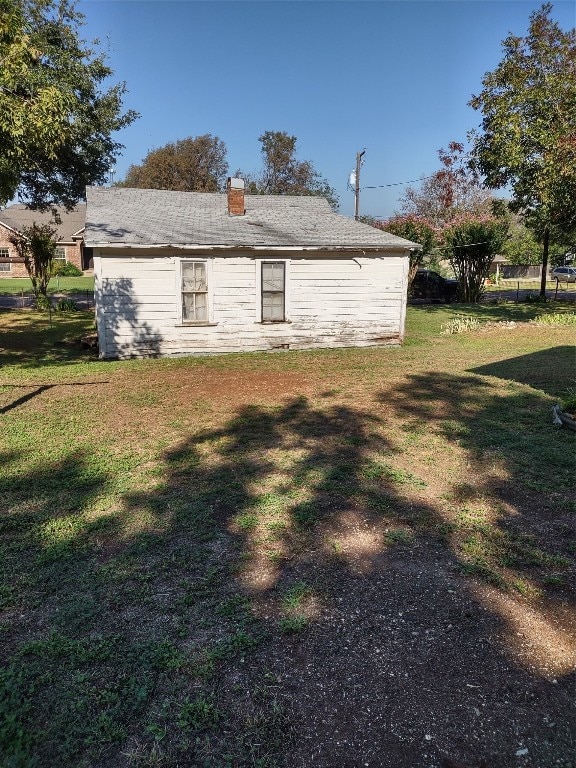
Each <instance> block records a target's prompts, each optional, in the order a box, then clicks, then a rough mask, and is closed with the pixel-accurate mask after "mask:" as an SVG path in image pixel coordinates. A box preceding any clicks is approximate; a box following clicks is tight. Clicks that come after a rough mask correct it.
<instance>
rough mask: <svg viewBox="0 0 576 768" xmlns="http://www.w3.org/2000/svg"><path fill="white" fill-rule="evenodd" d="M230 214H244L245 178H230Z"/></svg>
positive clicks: (228, 188)
mask: <svg viewBox="0 0 576 768" xmlns="http://www.w3.org/2000/svg"><path fill="white" fill-rule="evenodd" d="M227 190H228V214H229V215H230V216H244V214H245V213H246V210H245V208H244V179H235V178H234V177H229V178H228V185H227Z"/></svg>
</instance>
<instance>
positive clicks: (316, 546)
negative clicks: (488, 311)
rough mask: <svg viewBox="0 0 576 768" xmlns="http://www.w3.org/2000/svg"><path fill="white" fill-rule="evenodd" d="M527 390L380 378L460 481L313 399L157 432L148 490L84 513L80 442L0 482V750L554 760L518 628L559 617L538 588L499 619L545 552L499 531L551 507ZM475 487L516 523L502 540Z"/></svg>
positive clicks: (560, 672) (563, 754) (128, 755)
mask: <svg viewBox="0 0 576 768" xmlns="http://www.w3.org/2000/svg"><path fill="white" fill-rule="evenodd" d="M544 400H545V398H543V396H542V395H541V394H539V393H533V392H527V391H525V390H524V389H522V390H521V391H513V392H510V394H505V395H502V393H501V392H499V391H496V390H495V389H494V388H493V387H492V386H491V385H490V384H489V383H487V382H485V381H483V380H482V379H481V378H479V377H476V376H447V375H445V376H441V375H440V376H439V375H438V374H428V375H421V376H414V377H413V378H412V379H411V383H410V386H409V387H406V386H403V387H402V389H398V390H396V391H392V392H387V393H385V394H384V393H383V394H382V395H381V396H380V401H381V402H384V403H385V404H386V407H387V408H392V409H393V410H395V411H396V412H397V413H398V414H400V415H401V416H402V420H403V422H404V423H405V424H406V425H407V426H408V428H409V427H410V425H412V424H414V425H415V424H416V423H424V424H426V426H427V428H429V429H431V430H432V431H433V432H434V433H435V434H436V435H438V436H441V437H442V438H443V439H444V440H449V441H454V442H455V443H457V444H458V445H459V447H460V448H461V450H462V452H463V455H464V456H465V457H466V459H467V460H468V461H469V462H470V465H471V466H472V468H473V470H474V483H472V482H471V483H470V484H469V486H468V487H464V485H463V484H462V483H459V484H457V485H453V487H451V488H450V493H451V495H450V498H447V499H445V500H442V503H440V501H439V500H438V499H435V498H434V497H433V496H432V495H430V494H429V493H428V490H427V489H428V486H427V483H426V479H425V478H423V477H420V476H418V474H417V473H416V472H415V471H411V470H410V469H408V468H406V467H405V466H402V463H401V462H400V461H399V458H400V456H399V450H400V449H399V447H398V441H397V440H396V439H394V436H393V435H390V434H389V432H388V431H387V427H388V424H387V422H386V418H385V416H384V415H383V414H381V413H380V412H379V407H378V405H377V404H375V406H374V408H373V409H369V410H368V409H361V408H359V407H350V406H346V405H339V404H333V403H331V401H330V398H325V399H324V403H323V404H322V405H313V404H311V403H310V402H308V401H307V400H306V399H305V398H296V399H292V400H287V401H285V402H282V403H280V404H279V405H277V406H275V407H263V406H256V405H249V406H243V407H241V408H239V409H238V411H237V412H236V413H235V414H234V415H233V417H232V418H231V419H229V420H228V422H227V423H225V424H223V425H222V426H221V427H217V428H215V429H205V430H201V431H198V432H197V433H195V434H191V435H190V436H189V437H188V438H187V439H185V440H184V441H182V442H181V443H180V444H179V445H178V446H177V447H175V448H174V447H171V448H169V449H167V451H166V452H165V454H164V456H163V464H162V466H161V467H160V470H159V475H158V477H157V483H156V484H155V486H154V487H151V488H147V489H142V490H139V491H133V490H129V491H124V492H122V493H121V494H120V495H119V494H118V493H117V494H116V495H115V496H114V498H115V499H116V501H115V502H114V507H113V508H112V509H111V510H110V511H109V513H108V514H106V515H105V516H104V517H99V518H93V517H92V516H91V515H90V511H91V507H92V505H93V504H94V503H95V501H96V500H97V498H98V496H99V495H100V494H101V493H102V492H104V491H105V489H106V486H107V484H109V483H110V482H111V481H112V479H111V478H110V477H107V475H106V473H105V472H102V469H101V468H97V467H94V466H91V465H90V462H89V460H88V459H87V457H84V456H81V455H75V456H74V455H73V456H71V457H70V458H69V459H66V460H64V461H62V462H59V463H56V464H52V465H47V466H46V467H45V468H44V469H42V470H38V469H35V470H31V471H30V472H28V473H27V474H22V475H20V476H18V477H12V478H11V479H10V481H7V480H6V479H3V481H2V482H3V483H4V485H0V491H2V492H3V498H5V499H7V501H8V502H9V504H10V506H11V509H12V512H11V514H10V516H9V517H7V518H6V521H7V522H8V521H11V523H12V525H13V526H14V524H15V521H18V522H17V523H16V528H14V527H13V529H12V530H13V531H14V533H18V532H19V533H20V534H21V535H19V536H15V537H14V539H13V540H12V544H13V549H11V550H10V558H11V559H10V560H8V561H5V562H6V563H7V566H6V567H7V575H8V576H9V577H11V578H13V579H14V583H15V584H16V586H17V587H18V590H17V592H18V594H17V595H13V596H11V599H12V601H13V602H11V603H10V602H9V604H10V605H11V606H12V607H13V609H14V608H16V607H17V610H18V611H19V612H21V611H24V615H26V620H25V621H20V620H18V621H17V622H16V625H17V626H16V625H15V624H14V623H11V624H10V630H9V633H10V634H9V636H10V643H9V644H7V645H6V649H7V650H8V651H11V658H10V659H7V660H6V664H5V668H4V673H3V674H4V676H3V678H2V681H1V682H3V683H4V688H3V694H4V697H5V698H4V701H6V702H8V704H7V707H8V709H7V711H9V712H10V713H11V717H12V720H11V723H12V725H11V727H10V728H9V729H8V731H7V732H5V734H4V741H3V748H4V754H7V755H10V756H11V757H14V755H18V754H20V755H22V756H24V757H23V758H22V759H24V758H26V759H32V758H37V759H38V762H39V764H40V765H51V764H52V765H53V764H58V763H60V764H71V763H73V762H74V761H76V762H78V761H79V760H84V761H85V762H90V763H91V764H93V765H105V764H116V765H124V764H125V765H145V764H150V762H151V761H152V760H153V759H156V760H157V761H160V764H162V761H163V762H164V764H165V765H177V764H186V765H190V766H201V765H212V766H216V765H222V756H223V755H229V756H230V757H229V758H226V759H227V760H229V763H230V764H234V765H253V766H256V765H260V766H263V765H273V764H276V765H285V766H294V765H303V766H308V765H314V766H335V765H356V764H358V762H359V757H361V759H362V761H364V762H368V763H369V765H373V766H388V765H390V766H392V765H394V766H405V767H406V768H408V767H409V766H410V767H412V766H414V765H418V764H426V765H429V766H431V767H432V768H436V767H437V766H438V767H439V766H440V765H442V764H444V765H447V764H448V763H446V762H444V763H442V760H446V759H450V760H456V761H465V763H466V764H467V765H469V766H474V767H476V766H479V765H480V764H481V761H484V762H485V764H486V765H490V766H495V767H496V766H515V765H516V763H517V758H516V756H515V751H516V750H518V749H521V748H522V747H521V746H519V745H523V744H527V745H528V746H529V749H530V755H531V756H533V760H535V761H536V762H535V763H534V765H538V766H552V765H558V764H560V765H562V764H563V765H565V766H567V765H568V764H569V763H568V762H567V760H568V757H567V755H568V754H569V741H570V722H569V718H568V716H567V714H566V712H567V705H568V701H569V698H570V687H569V686H570V682H569V678H568V676H567V674H566V659H563V658H562V654H561V653H558V649H557V647H555V648H554V649H548V650H547V649H546V648H545V647H544V648H543V647H542V643H540V644H538V642H537V637H535V633H537V632H540V631H541V630H542V631H544V630H546V631H548V632H549V634H548V635H547V636H545V642H547V641H548V640H549V639H550V638H551V642H552V643H555V644H556V646H557V645H559V643H560V641H561V639H562V637H563V636H562V633H561V632H560V630H559V629H558V636H556V635H554V634H553V633H551V630H550V626H549V625H548V624H547V622H546V618H545V612H542V611H540V609H539V608H538V606H536V607H535V608H534V607H533V606H528V605H526V607H525V608H523V609H522V611H524V612H525V613H526V615H528V616H529V618H530V620H529V621H527V622H525V623H524V624H522V618H523V617H522V616H519V615H518V612H517V611H516V605H517V603H516V602H515V601H514V600H513V599H512V598H511V596H510V593H509V592H508V591H507V589H508V586H507V582H506V578H509V579H512V578H513V577H514V576H516V577H518V578H520V577H522V576H523V575H525V571H526V569H528V570H529V572H530V573H531V574H532V571H533V570H534V569H536V571H537V570H538V569H539V568H541V567H542V566H543V560H545V559H546V556H552V546H553V545H552V541H551V540H550V539H547V540H546V541H544V542H542V541H541V540H540V539H538V540H537V541H533V540H530V542H528V543H527V542H525V541H522V542H521V545H522V546H521V547H520V549H521V554H522V556H525V555H526V552H528V551H529V553H530V557H531V558H532V559H533V560H534V558H536V560H537V562H536V563H534V562H523V561H521V560H518V559H516V560H515V561H514V559H513V557H512V556H517V555H518V551H517V550H518V547H517V546H516V545H517V538H518V536H520V535H524V533H525V532H527V533H528V534H529V535H533V530H534V525H541V524H543V523H544V522H547V521H548V518H547V515H548V514H550V513H554V512H555V513H556V514H557V515H559V514H560V513H558V510H557V509H553V508H552V507H553V506H554V505H553V504H551V503H550V502H549V501H544V502H542V503H543V504H544V506H543V507H541V506H538V508H537V509H534V505H533V503H532V501H531V500H533V493H532V491H533V489H532V488H531V487H529V486H526V481H527V473H529V470H530V465H531V461H532V458H533V456H534V455H535V454H538V456H539V461H540V465H541V466H542V465H545V466H546V467H548V468H551V466H552V464H553V463H555V462H557V461H558V460H559V458H560V457H559V455H558V454H559V453H560V449H558V450H557V449H556V448H551V447H550V446H549V445H548V448H547V450H546V451H543V450H541V449H543V447H544V445H546V444H547V443H550V439H549V438H547V433H546V434H545V433H544V427H543V424H542V422H541V421H539V422H537V425H536V427H535V426H534V411H535V409H537V408H538V407H540V406H541V405H542V404H543V402H544ZM552 436H553V438H557V437H558V435H556V434H555V433H552ZM528 437H529V438H530V441H529V440H528ZM560 440H561V441H563V442H562V446H563V448H564V449H565V447H566V441H565V439H564V436H560ZM441 460H442V457H441V456H440V457H439V461H441ZM522 461H524V463H523V464H522ZM494 462H496V463H497V464H498V469H499V471H500V474H495V473H494V472H492V469H491V468H492V467H494ZM529 478H530V479H531V480H532V481H533V482H542V478H541V476H540V475H539V474H538V473H536V472H533V473H532V474H529ZM520 481H522V482H523V483H524V487H525V489H524V492H521V493H520V492H517V490H516V486H517V485H518V484H519V483H520ZM509 483H511V487H512V488H513V489H514V494H513V496H512V497H510V498H508V497H507V496H506V488H507V487H509V486H508V484H509ZM447 485H448V486H450V484H449V483H447ZM68 488H70V489H73V490H72V491H71V494H72V495H71V496H68V495H67V492H66V491H65V490H63V489H68ZM561 490H562V489H561ZM564 491H565V489H563V490H562V493H563V494H564ZM560 500H562V501H563V500H565V495H562V497H561V499H557V501H560ZM496 501H503V503H505V504H506V505H507V507H506V508H507V509H508V510H509V511H510V520H513V521H514V524H515V525H516V526H519V527H518V528H515V529H514V530H513V531H512V534H511V535H512V536H513V537H514V538H513V540H512V541H511V542H510V540H509V539H508V538H507V537H508V536H509V535H510V531H511V529H510V528H509V527H508V523H509V520H508V518H507V517H506V516H505V515H504V513H503V510H502V509H501V508H498V507H497V505H495V502H496ZM466 505H468V506H470V505H472V506H473V507H474V506H475V508H474V509H471V510H470V509H469V510H468V511H467V512H466V515H467V516H465V517H464V519H463V520H462V521H460V522H458V517H457V514H458V511H460V512H464V511H465V510H464V509H463V507H464V506H466ZM450 506H451V507H454V509H453V510H452V511H453V512H454V513H455V515H454V516H453V517H452V516H449V515H447V514H446V507H450ZM556 506H558V505H557V504H556ZM488 507H490V509H488ZM73 510H76V512H81V513H82V514H81V515H80V520H79V522H75V517H76V516H74V515H73V514H72V513H73ZM492 512H494V513H495V515H494V516H488V517H481V516H480V518H479V515H481V513H482V514H484V513H486V515H488V513H490V515H492ZM72 518H74V519H72ZM454 521H456V523H457V525H456V527H451V524H452V523H453V522H454ZM558 522H560V517H558V516H557V517H556V518H554V520H553V523H554V524H557V523H558ZM38 532H40V533H44V535H45V536H46V535H48V536H49V537H50V538H49V540H47V539H42V537H41V536H40V537H39V533H38ZM62 532H63V533H62ZM59 536H61V538H60V539H59V538H58V537H59ZM471 540H472V541H471ZM478 540H479V543H478ZM475 541H476V543H475ZM555 541H557V538H556V539H555ZM502 542H504V544H503V543H502ZM474 547H476V548H474ZM504 555H506V556H508V558H509V559H508V561H507V562H506V563H505V564H502V563H501V562H500V561H498V562H497V561H496V560H497V559H498V558H499V557H501V556H504ZM482 558H484V562H483V561H482ZM545 564H546V563H544V565H545ZM558 568H559V569H560V570H562V568H563V566H561V565H559V566H558ZM463 575H468V576H470V577H472V578H469V579H466V578H463ZM497 576H500V577H501V578H502V580H503V581H502V582H500V581H499V580H498V578H497ZM505 577H506V578H505ZM530 580H531V581H534V578H533V577H532V576H531V577H530ZM536 581H538V579H537V578H536ZM538 584H539V588H540V589H541V590H542V592H543V594H544V595H548V598H549V600H552V598H554V597H555V596H556V595H557V592H555V591H554V590H555V589H556V587H555V586H554V585H552V584H545V583H544V582H543V581H542V582H538ZM560 594H561V595H562V593H560ZM23 596H24V597H25V598H26V599H25V600H24V602H22V598H23ZM14 600H17V601H18V602H14ZM522 611H521V612H522ZM517 632H521V633H522V634H523V636H524V637H527V643H528V647H523V642H524V641H521V642H519V641H517V640H516V636H517ZM558 638H560V639H558ZM531 644H533V645H534V647H535V650H534V648H533V647H532V645H531ZM539 654H540V655H539ZM23 665H25V666H24V667H23ZM22 669H25V672H22ZM552 676H555V679H556V680H557V681H559V682H557V683H554V682H553V681H552V680H551V677H552ZM0 700H1V699H0ZM534 701H537V702H538V704H537V706H536V707H534V704H533V702H534ZM546 718H549V720H550V722H553V723H554V727H553V729H552V731H551V730H550V729H551V726H550V725H549V724H548V722H547V720H546ZM6 733H7V734H8V735H7V736H6ZM64 733H66V738H65V739H64V738H63V734H64ZM428 736H429V737H430V738H428ZM565 758H566V760H565ZM558 760H560V763H558V762H555V761H558ZM147 761H148V762H147ZM563 761H564V762H563Z"/></svg>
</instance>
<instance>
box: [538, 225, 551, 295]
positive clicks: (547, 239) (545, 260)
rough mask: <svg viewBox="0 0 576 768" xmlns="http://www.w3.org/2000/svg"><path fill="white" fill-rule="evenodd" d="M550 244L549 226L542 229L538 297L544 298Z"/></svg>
mask: <svg viewBox="0 0 576 768" xmlns="http://www.w3.org/2000/svg"><path fill="white" fill-rule="evenodd" d="M549 244H550V228H549V227H546V229H545V230H544V241H543V248H542V277H541V278H540V298H541V299H546V275H547V274H548V246H549Z"/></svg>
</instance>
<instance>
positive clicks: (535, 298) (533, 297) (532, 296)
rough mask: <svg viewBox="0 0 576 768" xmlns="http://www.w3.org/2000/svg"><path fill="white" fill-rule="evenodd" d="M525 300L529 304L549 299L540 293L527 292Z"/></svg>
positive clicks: (543, 302)
mask: <svg viewBox="0 0 576 768" xmlns="http://www.w3.org/2000/svg"><path fill="white" fill-rule="evenodd" d="M524 301H525V302H526V303H527V304H545V303H546V302H547V301H548V299H547V298H546V296H540V294H539V293H528V294H526V296H525V298H524Z"/></svg>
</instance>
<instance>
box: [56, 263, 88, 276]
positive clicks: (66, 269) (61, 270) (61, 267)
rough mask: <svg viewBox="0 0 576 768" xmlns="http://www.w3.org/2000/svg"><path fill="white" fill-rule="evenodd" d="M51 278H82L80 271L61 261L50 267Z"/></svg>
mask: <svg viewBox="0 0 576 768" xmlns="http://www.w3.org/2000/svg"><path fill="white" fill-rule="evenodd" d="M52 276H53V277H82V271H81V270H80V269H78V267H76V266H75V265H74V264H72V263H71V262H69V261H61V262H60V263H59V264H55V265H54V266H53V267H52Z"/></svg>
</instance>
